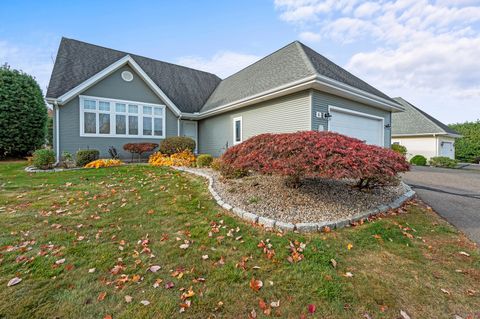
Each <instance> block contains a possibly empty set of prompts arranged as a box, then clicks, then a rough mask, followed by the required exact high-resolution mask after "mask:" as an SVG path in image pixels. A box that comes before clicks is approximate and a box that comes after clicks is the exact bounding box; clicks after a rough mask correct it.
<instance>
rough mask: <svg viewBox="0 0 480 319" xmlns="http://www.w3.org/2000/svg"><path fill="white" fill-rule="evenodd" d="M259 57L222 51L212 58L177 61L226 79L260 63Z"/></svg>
mask: <svg viewBox="0 0 480 319" xmlns="http://www.w3.org/2000/svg"><path fill="white" fill-rule="evenodd" d="M259 59H260V57H259V56H256V55H252V54H243V53H238V52H232V51H221V52H218V53H216V54H215V55H213V56H212V57H210V58H205V57H200V56H185V57H181V58H179V59H178V60H177V63H178V64H181V65H184V66H188V67H191V68H194V69H198V70H203V71H207V72H210V73H213V74H216V75H218V76H219V77H221V78H225V77H227V76H229V75H231V74H233V73H235V72H237V71H239V70H241V69H243V68H245V67H246V66H248V65H250V64H252V63H254V62H255V61H258V60H259Z"/></svg>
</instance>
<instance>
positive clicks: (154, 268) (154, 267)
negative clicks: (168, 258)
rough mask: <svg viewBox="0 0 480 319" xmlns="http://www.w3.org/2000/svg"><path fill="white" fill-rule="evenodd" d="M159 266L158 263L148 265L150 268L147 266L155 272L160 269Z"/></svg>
mask: <svg viewBox="0 0 480 319" xmlns="http://www.w3.org/2000/svg"><path fill="white" fill-rule="evenodd" d="M160 268H161V267H160V266H158V265H154V266H150V268H148V270H150V271H151V272H157V271H159V270H160Z"/></svg>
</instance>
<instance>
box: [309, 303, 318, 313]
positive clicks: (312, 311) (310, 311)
mask: <svg viewBox="0 0 480 319" xmlns="http://www.w3.org/2000/svg"><path fill="white" fill-rule="evenodd" d="M315 311H317V307H316V306H315V305H314V304H309V305H308V312H309V313H315Z"/></svg>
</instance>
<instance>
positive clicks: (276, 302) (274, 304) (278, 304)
mask: <svg viewBox="0 0 480 319" xmlns="http://www.w3.org/2000/svg"><path fill="white" fill-rule="evenodd" d="M270 307H272V308H278V307H280V300H277V301H272V302H271V303H270Z"/></svg>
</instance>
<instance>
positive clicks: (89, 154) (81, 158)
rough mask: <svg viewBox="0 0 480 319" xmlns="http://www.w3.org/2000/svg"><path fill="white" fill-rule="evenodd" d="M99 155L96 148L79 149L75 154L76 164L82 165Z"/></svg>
mask: <svg viewBox="0 0 480 319" xmlns="http://www.w3.org/2000/svg"><path fill="white" fill-rule="evenodd" d="M99 156H100V152H99V151H98V150H79V151H77V154H76V156H75V157H76V160H77V166H80V167H84V166H85V165H87V164H88V163H90V162H93V161H96V160H97V159H98V158H99Z"/></svg>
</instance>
